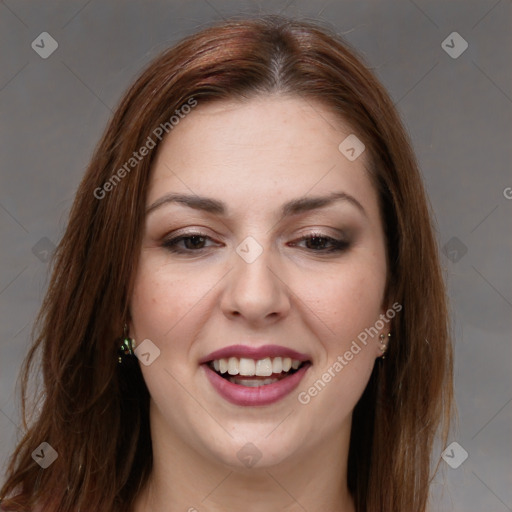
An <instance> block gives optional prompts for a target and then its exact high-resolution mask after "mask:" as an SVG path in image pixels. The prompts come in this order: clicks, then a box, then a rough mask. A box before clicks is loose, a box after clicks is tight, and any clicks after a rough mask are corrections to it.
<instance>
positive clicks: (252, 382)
mask: <svg viewBox="0 0 512 512" xmlns="http://www.w3.org/2000/svg"><path fill="white" fill-rule="evenodd" d="M228 380H229V382H232V383H233V384H238V385H240V386H247V387H248V388H257V387H258V386H266V385H267V384H274V382H278V381H279V380H280V379H263V380H256V379H240V378H237V377H228Z"/></svg>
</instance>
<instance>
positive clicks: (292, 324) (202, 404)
mask: <svg viewBox="0 0 512 512" xmlns="http://www.w3.org/2000/svg"><path fill="white" fill-rule="evenodd" d="M427 204H428V203H427V200H426V196H425V192H424V189H423V185H422V182H421V178H420V175H419V172H418V168H417V164H416V162H415V158H414V155H413V153H412V150H411V147H410V144H409V142H408V139H407V136H406V134H405V132H404V129H403V127H402V125H401V123H400V120H399V118H398V115H397V113H396V111H395V109H394V107H393V103H392V101H391V100H390V98H389V97H388V95H387V94H386V92H385V91H384V89H383V87H382V86H381V85H380V84H379V82H378V81H377V80H376V78H375V77H374V76H373V75H372V74H371V72H370V71H368V70H367V69H366V68H365V66H364V65H363V64H362V63H361V61H360V60H359V59H358V58H357V57H356V56H355V54H354V52H353V51H351V50H350V49H348V47H347V45H346V44H345V43H344V42H342V41H340V39H339V38H338V37H337V36H336V35H335V34H333V33H330V32H329V31H328V30H326V29H324V28H321V27H319V26H318V25H315V24H310V23H306V22H299V21H292V20H289V19H285V18H281V17H266V18H261V19H252V20H231V21H229V22H225V23H222V24H219V25H217V26H214V27H211V28H208V29H206V30H203V31H201V32H200V33H198V34H196V35H194V36H192V37H189V38H187V39H185V40H184V41H182V42H181V43H179V44H178V45H177V46H176V47H174V48H172V49H170V50H168V51H167V52H165V53H164V54H163V55H161V56H159V57H158V58H157V59H156V60H155V61H154V62H153V63H152V64H151V65H150V66H149V67H148V69H146V71H144V73H143V74H142V75H141V76H140V77H139V78H138V80H137V81H136V83H135V84H134V85H133V86H132V87H131V89H130V90H129V91H128V92H127V94H126V95H125V97H124V99H123V100H122V101H121V104H120V105H119V107H118V109H117V110H116V112H115V115H114V117H113V119H112V120H111V122H110V124H109V126H108V128H107V130H106V132H105V134H104V136H103V138H102V140H101V142H100V144H99V146H98V148H97V149H96V152H95V154H94V157H93V159H92V162H91V164H90V166H89V168H88V170H87V172H86V175H85V177H84V179H83V181H82V183H81V185H80V187H79V190H78V193H77V197H76V200H75V203H74V206H73V209H72V212H71V216H70V221H69V226H68V229H67V231H66V233H65V235H64V237H63V239H62V241H61V243H60V245H59V248H58V252H57V255H56V259H55V264H54V270H53V277H52V281H51V284H50V287H49V290H48V293H47V296H46V299H45V301H44V304H43V307H42V311H41V314H40V317H39V326H40V329H39V332H38V337H37V339H36V342H35V344H34V346H33V347H32V348H31V350H30V353H29V354H28V357H27V361H26V365H25V368H24V400H26V396H25V394H26V393H25V387H26V384H27V381H28V378H29V375H30V368H31V363H32V360H33V358H34V355H35V353H36V351H37V350H38V349H39V348H41V349H42V369H43V377H44V386H43V390H42V396H41V397H40V399H41V405H40V413H39V414H38V415H37V417H36V418H35V420H34V421H33V422H32V425H30V428H28V431H27V434H26V435H25V437H24V438H23V440H22V441H21V442H20V444H19V446H18V447H17V448H16V451H15V453H14V455H13V458H12V460H11V464H10V467H9V472H8V479H7V481H6V483H5V484H4V487H3V489H2V491H1V493H0V498H2V500H3V501H2V507H3V508H4V509H5V510H31V509H32V508H33V507H34V506H37V507H39V508H40V509H41V510H44V511H82V512H83V511H86V510H87V511H88V510H94V511H97V510H102V511H127V510H130V511H134V512H145V511H150V510H151V511H153V512H158V511H163V510H173V511H174V510H189V511H194V510H198V511H202V510H208V511H219V510H222V511H235V510H237V511H239V510H247V511H251V512H256V511H260V510H289V511H295V510H308V511H311V512H313V511H316V510H330V511H336V512H354V511H357V512H362V511H367V512H375V511H380V512H391V511H392V512H411V511H415V512H421V511H425V510H426V507H427V501H428V493H429V483H430V480H431V453H432V448H433V442H434V439H435V436H436V433H440V434H441V436H442V440H443V441H444V440H446V435H447V432H448V423H449V417H450V411H451V400H452V352H451V345H450V342H449V336H448V327H447V324H448V319H447V308H446V298H445V292H444V287H443V281H442V276H441V272H440V265H439V261H438V253H437V247H436V243H435V238H434V234H433V228H432V225H431V221H430V214H429V209H428V205H427ZM23 415H25V402H24V408H23ZM24 421H25V420H24ZM42 443H47V444H42ZM437 459H438V457H436V460H437Z"/></svg>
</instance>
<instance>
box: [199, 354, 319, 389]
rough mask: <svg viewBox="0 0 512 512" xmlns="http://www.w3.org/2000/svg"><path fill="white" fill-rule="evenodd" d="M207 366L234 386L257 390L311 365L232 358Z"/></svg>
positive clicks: (280, 359) (283, 359)
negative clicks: (256, 388)
mask: <svg viewBox="0 0 512 512" xmlns="http://www.w3.org/2000/svg"><path fill="white" fill-rule="evenodd" d="M207 364H208V366H209V368H210V369H212V370H213V371H214V372H215V373H216V374H217V375H219V376H220V377H222V378H223V379H225V380H227V381H229V382H231V383H232V384H237V385H239V386H245V387H249V388H255V387H260V386H267V385H269V384H274V383H276V382H279V381H281V380H283V379H286V378H288V377H291V376H292V375H293V374H294V373H296V372H297V371H299V370H300V369H301V368H303V367H304V366H306V365H310V364H311V363H310V362H309V361H299V360H296V359H291V358H290V357H266V358H264V359H258V360H255V359H249V358H238V357H230V358H222V359H216V360H213V361H209V362H208V363H207Z"/></svg>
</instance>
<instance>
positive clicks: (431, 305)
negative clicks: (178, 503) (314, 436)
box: [0, 16, 452, 512]
mask: <svg viewBox="0 0 512 512" xmlns="http://www.w3.org/2000/svg"><path fill="white" fill-rule="evenodd" d="M276 93H286V94H292V95H297V96H299V97H302V98H304V99H306V100H315V101H320V102H322V103H323V104H324V105H326V106H327V107H328V108H330V109H331V110H332V111H333V112H334V113H336V114H338V115H339V116H340V118H341V119H342V120H344V121H345V122H347V123H348V124H349V126H351V128H352V129H353V130H354V132H355V133H356V134H357V136H358V137H359V138H360V139H361V140H362V141H363V142H364V144H365V145H366V148H367V152H368V155H369V160H370V167H371V169H370V171H371V176H372V179H373V182H374V185H375V187H376V189H377V191H378V194H379V202H380V209H381V215H382V218H383V221H384V225H385V233H386V238H387V251H388V254H387V257H388V261H389V273H388V283H387V287H386V299H387V300H388V302H392V301H396V302H398V303H399V304H401V305H402V307H403V309H402V311H401V313H400V314H399V315H397V316H396V317H395V318H394V319H393V320H392V327H391V328H392V332H393V338H392V343H390V347H389V351H388V354H387V357H386V360H385V361H384V362H383V363H381V362H380V361H379V362H378V364H376V365H375V368H374V371H373V374H372V376H371V378H370V382H369V383H368V386H367V388H366V390H365V392H364V394H363V396H362V398H361V400H360V401H359V403H358V404H357V406H356V408H355V410H354V415H353V424H352V436H351V441H350V452H349V461H348V474H349V477H348V485H349V489H350V491H351V492H352V494H353V496H354V500H355V504H356V510H357V511H358V512H376V511H379V512H423V511H425V508H426V504H427V501H428V493H429V484H430V481H431V477H432V474H431V453H432V449H433V442H434V440H435V438H436V434H437V433H439V432H440V433H441V434H442V436H441V437H442V439H444V440H446V436H447V433H448V426H449V418H450V414H451V404H452V348H451V343H450V336H449V325H448V314H447V305H446V295H445V290H444V284H443V279H442V273H441V270H440V264H439V260H438V249H437V245H436V241H435V237H434V228H433V226H432V222H431V215H430V210H429V205H428V202H427V199H426V195H425V192H424V188H423V185H422V181H421V177H420V173H419V171H418V166H417V163H416V161H415V157H414V154H413V152H412V149H411V145H410V142H409V140H408V137H407V135H406V133H405V130H404V128H403V127H402V124H401V122H400V120H399V117H398V114H397V112H396V110H395V108H394V105H393V102H392V101H391V99H390V98H389V96H388V95H387V93H386V92H385V90H384V89H383V87H382V85H381V84H380V83H379V82H378V80H377V79H376V78H375V77H374V75H373V74H372V73H371V72H370V71H369V70H368V69H367V68H366V67H365V66H364V65H363V64H362V61H361V60H360V58H358V57H356V54H355V52H354V51H353V50H352V49H350V48H349V47H348V45H347V44H346V43H345V42H344V41H342V40H341V39H340V38H339V37H338V36H337V35H336V34H335V33H334V32H333V31H331V30H330V29H328V28H325V27H321V26H319V25H318V24H317V23H310V22H304V21H295V20H290V19H287V18H283V17H276V16H270V17H263V18H255V19H232V20H230V21H228V22H223V23H221V24H217V25H214V26H211V27H209V28H206V29H204V30H202V31H201V32H199V33H197V34H195V35H193V36H191V37H188V38H187V39H185V40H183V41H182V42H180V43H179V44H178V45H177V46H175V47H174V48H171V49H170V50H167V51H166V52H164V53H163V54H162V55H160V56H159V57H158V58H157V59H155V60H154V61H153V62H152V63H151V64H150V66H149V67H148V68H147V69H146V70H145V71H144V72H143V73H142V75H141V76H140V77H139V78H138V79H137V81H136V82H135V84H134V85H133V86H132V87H131V88H130V89H129V90H128V92H127V93H126V94H125V96H124V98H123V99H122V101H121V103H120V105H119V107H118V108H117V110H116V111H115V114H114V116H113V118H112V120H111V121H110V123H109V125H108V127H107V129H106V131H105V133H104V135H103V137H102V138H101V141H100V143H99V145H98V146H97V148H96V151H95V153H94V156H93V158H92V161H91V163H90V165H89V167H88V169H87V172H86V174H85V176H84V178H83V180H82V183H81V184H80V187H79V189H78V192H77V196H76V199H75V202H74V205H73V208H72V210H71V213H70V220H69V224H68V227H67V230H66V232H65V234H64V237H63V238H62V241H61V242H60V244H59V247H58V249H57V252H56V256H55V259H54V265H53V272H52V279H51V282H50V285H49V289H48V292H47V295H46V298H45V300H44V303H43V305H42V309H41V312H40V315H39V317H38V322H37V323H36V329H37V330H36V335H35V341H34V343H33V345H32V347H31V349H30V352H29V353H28V355H27V358H26V360H25V362H24V366H23V372H22V374H21V375H22V405H23V409H22V414H23V425H24V428H25V431H26V434H25V435H24V437H23V439H22V440H21V441H20V443H19V445H18V446H17V448H16V450H15V452H14V454H13V456H12V458H11V459H10V464H9V467H8V478H7V481H6V483H5V484H4V486H3V488H2V490H1V492H0V498H3V501H2V506H3V507H4V508H5V509H6V510H16V511H21V510H23V511H25V510H30V509H32V507H33V506H34V504H36V503H38V504H40V505H42V507H43V510H45V511H51V512H53V511H55V512H57V511H59V512H61V511H62V512H65V511H78V510H80V511H81V512H84V511H89V510H91V511H97V510H101V511H105V512H110V511H112V512H114V511H126V510H130V509H131V508H132V507H133V503H134V501H135V498H136V496H137V495H138V493H139V491H140V490H141V489H142V487H143V486H144V484H145V482H146V481H147V479H148V476H149V474H150V472H151V469H152V453H151V438H150V432H149V419H148V404H149V393H148V390H147V387H146V385H145V383H144V380H143V378H142V374H141V371H140V368H139V366H138V365H137V364H135V365H134V366H133V368H130V369H129V370H127V371H122V370H120V369H119V365H118V363H117V349H118V345H117V344H116V341H115V340H116V338H118V337H119V336H120V335H121V334H122V328H123V324H124V322H125V321H126V318H127V317H128V314H129V311H128V300H129V297H130V292H131V287H132V283H133V277H134V270H135V269H136V267H137V263H138V254H139V250H140V243H141V234H142V231H143V221H144V215H145V201H146V192H147V189H148V182H149V179H150V169H151V164H152V162H153V161H154V157H155V155H156V149H153V150H151V151H150V153H149V154H148V155H147V157H145V158H143V159H140V161H138V162H137V164H136V165H134V166H133V169H132V168H131V167H127V166H126V163H127V162H128V161H129V159H130V158H131V157H132V155H133V153H134V151H137V150H138V149H139V148H141V147H142V146H144V145H146V144H147V141H148V137H149V136H152V134H153V136H152V137H153V139H154V140H155V142H156V143H157V144H156V145H158V142H159V140H157V138H156V137H155V136H154V133H155V132H154V130H155V129H156V128H157V127H159V126H161V125H162V126H167V127H169V119H170V118H171V116H173V115H175V111H176V110H179V109H180V108H181V107H182V106H183V105H185V104H187V102H188V103H189V104H190V103H191V101H197V104H198V107H197V108H200V107H201V104H204V103H206V102H211V101H220V100H223V99H232V98H249V97H251V96H254V95H258V94H264V95H265V94H276ZM164 123H168V124H167V125H165V124H164ZM169 136H171V137H172V132H170V135H169ZM132 164H133V162H132ZM123 166H124V168H125V170H126V171H127V172H125V173H119V171H118V170H119V169H121V168H123ZM114 174H117V177H118V178H119V177H120V174H122V179H116V180H113V176H114ZM108 181H109V182H110V183H111V186H109V187H105V184H106V183H107V182H108ZM107 188H108V191H106V190H107ZM98 190H103V192H98ZM100 196H101V197H100ZM39 349H41V350H42V362H41V368H42V372H43V375H42V378H43V384H42V388H41V393H40V394H39V396H38V397H36V398H35V400H34V402H35V403H37V404H38V405H39V410H38V413H37V414H36V419H35V421H32V424H31V425H30V426H29V425H28V423H27V420H26V412H27V408H28V407H35V403H30V405H29V402H28V399H27V390H28V387H29V380H30V376H31V375H32V367H33V365H34V359H35V355H36V353H37V351H38V350H39ZM440 426H442V428H440ZM42 442H47V443H49V444H50V445H51V446H52V447H53V448H54V449H55V450H56V451H57V453H58V458H57V459H56V460H55V462H54V463H53V464H52V465H51V466H50V467H49V468H48V469H44V470H43V469H41V468H40V467H39V465H38V464H37V463H36V462H34V460H33V458H32V456H31V454H32V452H33V451H34V450H35V449H36V448H37V447H38V446H39V445H40V444H41V443H42Z"/></svg>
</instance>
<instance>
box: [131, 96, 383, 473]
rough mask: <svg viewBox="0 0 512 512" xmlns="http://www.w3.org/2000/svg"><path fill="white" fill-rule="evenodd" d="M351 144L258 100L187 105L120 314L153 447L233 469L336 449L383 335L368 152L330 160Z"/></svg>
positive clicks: (308, 118) (286, 100)
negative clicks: (132, 348) (133, 344)
mask: <svg viewBox="0 0 512 512" xmlns="http://www.w3.org/2000/svg"><path fill="white" fill-rule="evenodd" d="M351 133H352V132H351V130H350V128H348V127H347V126H344V125H343V124H342V123H341V122H340V120H339V119H338V118H337V117H335V116H334V114H332V113H331V112H330V111H329V110H327V109H325V108H324V107H322V106H321V105H320V104H317V103H314V102H311V101H305V100H302V99H299V98H295V97H290V96H268V97H258V98H255V99H251V100H249V101H247V102H245V103H238V102H217V103H212V104H206V105H201V102H200V100H199V103H198V106H197V108H196V109H194V111H192V113H190V114H189V115H188V116H187V117H185V118H184V119H182V120H181V121H180V122H179V124H178V125H177V126H175V127H174V129H173V131H172V132H171V133H170V135H169V136H168V137H167V138H166V139H164V141H163V142H162V144H161V146H160V148H159V153H158V157H157V159H156V161H155V164H154V168H153V174H152V177H151V183H150V189H149V193H148V197H147V207H148V213H147V217H146V224H145V232H144V238H143V243H142V252H141V257H140V262H139V266H138V268H137V273H136V280H135V287H134V291H133V295H132V297H131V304H130V311H131V325H130V334H131V335H132V337H133V338H135V340H136V341H137V345H138V347H139V348H138V357H139V360H140V363H141V368H142V372H143V375H144V379H145V381H146V383H147V386H148V389H149V392H150V394H151V398H152V400H151V425H152V435H153V437H155V436H158V439H159V443H160V445H159V446H160V447H162V446H166V447H167V449H168V450H169V451H170V452H172V453H174V454H177V453H180V450H181V453H185V452H187V453H188V454H189V455H191V454H193V456H195V457H198V458H200V459H202V460H204V461H206V460H209V461H210V462H212V463H215V462H217V463H218V462H221V463H224V464H227V465H229V466H231V467H238V468H243V467H244V466H247V467H250V466H251V465H252V464H254V463H255V462H257V464H258V467H270V466H272V465H275V464H278V463H281V462H286V461H287V462H291V461H293V462H295V461H299V460H301V459H303V458H304V457H308V456H310V455H311V454H314V453H320V452H321V451H322V450H325V453H329V451H330V450H332V449H333V447H334V446H339V445H340V444H343V443H347V442H348V435H349V432H350V421H351V413H352V410H353V408H354V406H355V404H356V402H357V401H358V399H359V398H360V396H361V394H362V392H363V390H364V388H365V386H366V384H367V382H368V379H369V377H370V374H371V372H372V368H373V365H374V363H375V359H376V358H377V357H378V356H379V355H380V354H381V352H380V350H379V347H380V345H379V342H378V335H375V334H374V333H375V330H373V331H372V330H371V329H370V328H373V327H374V326H375V324H376V323H377V326H378V327H381V329H379V334H380V333H381V332H382V333H384V334H386V333H387V332H388V324H387V323H384V322H382V320H381V321H380V322H379V319H380V318H382V317H381V315H382V314H383V313H385V311H386V309H387V308H386V305H384V304H383V294H384V288H385V283H386V272H387V269H386V256H385V239H384V234H383V226H382V223H381V218H380V214H379V210H378V198H377V194H376V191H375V189H374V187H373V186H372V184H371V181H370V179H369V175H368V173H367V171H366V169H365V166H366V165H368V160H367V154H366V153H365V152H363V153H362V154H361V155H360V156H359V157H358V158H356V159H355V160H353V161H351V160H349V159H348V158H347V157H346V156H345V154H347V155H349V156H352V153H354V152H352V151H350V149H348V151H347V149H346V148H345V154H343V153H342V152H341V151H340V149H339V148H338V146H339V145H340V143H341V142H342V141H344V139H345V138H346V137H347V136H349V135H350V134H351ZM350 140H351V139H349V142H350ZM346 144H348V142H347V143H345V145H346ZM349 146H350V144H349ZM344 147H345V146H343V145H342V148H344ZM355 154H356V155H357V153H355ZM334 194H337V196H336V198H335V196H334ZM173 195H179V196H180V197H178V198H177V200H176V196H174V198H175V200H173ZM326 199H330V200H326ZM382 325H384V328H382ZM365 329H368V330H369V331H365ZM369 332H370V333H371V334H370V335H369V334H368V333H369ZM362 333H366V336H365V335H364V334H362ZM358 336H359V338H358ZM143 340H150V341H145V342H144V344H142V343H143ZM363 340H364V342H363ZM217 351H222V352H218V353H217V354H215V352H217ZM142 354H144V355H142ZM290 359H291V361H290ZM213 361H215V362H213ZM296 361H298V362H296ZM290 363H292V364H293V366H292V368H291V371H288V372H284V370H286V369H287V368H289V367H290ZM299 363H300V366H299V368H298V369H297V371H294V367H295V366H297V364H299ZM283 367H284V369H283ZM215 368H217V370H218V371H216V370H215ZM226 370H227V371H226ZM221 371H224V372H225V373H223V374H222V375H223V376H221ZM254 374H256V375H254ZM337 443H338V444H337ZM319 450H320V452H319Z"/></svg>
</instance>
